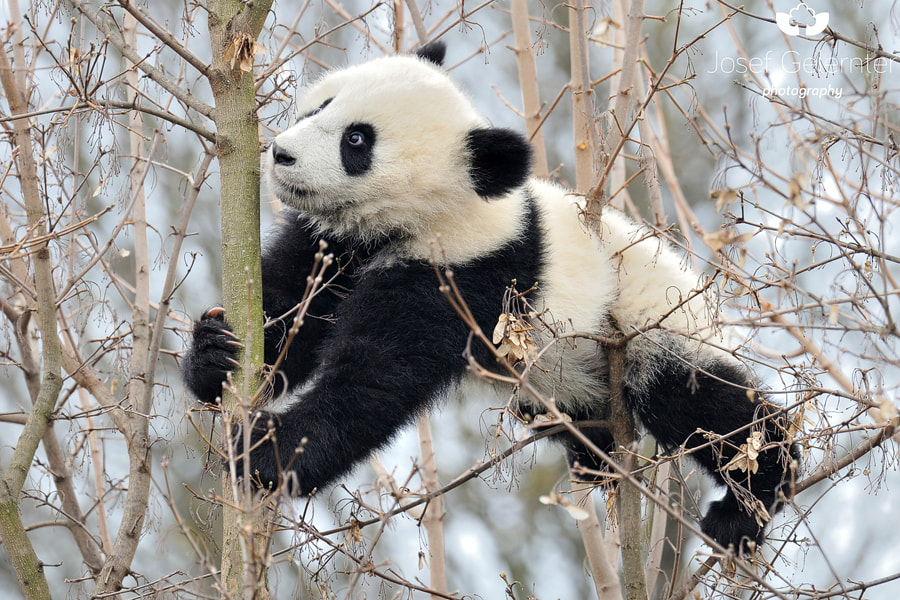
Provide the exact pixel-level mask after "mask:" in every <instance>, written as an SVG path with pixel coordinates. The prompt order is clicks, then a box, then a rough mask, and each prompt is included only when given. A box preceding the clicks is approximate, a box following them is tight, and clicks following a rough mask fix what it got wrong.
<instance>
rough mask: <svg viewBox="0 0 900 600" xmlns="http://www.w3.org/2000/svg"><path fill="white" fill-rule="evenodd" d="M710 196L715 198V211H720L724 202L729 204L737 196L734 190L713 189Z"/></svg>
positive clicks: (723, 206)
mask: <svg viewBox="0 0 900 600" xmlns="http://www.w3.org/2000/svg"><path fill="white" fill-rule="evenodd" d="M710 196H711V197H712V198H715V199H716V212H722V209H723V208H725V205H726V204H731V203H732V202H734V201H735V200H737V197H738V195H737V192H736V191H734V190H713V191H712V192H710Z"/></svg>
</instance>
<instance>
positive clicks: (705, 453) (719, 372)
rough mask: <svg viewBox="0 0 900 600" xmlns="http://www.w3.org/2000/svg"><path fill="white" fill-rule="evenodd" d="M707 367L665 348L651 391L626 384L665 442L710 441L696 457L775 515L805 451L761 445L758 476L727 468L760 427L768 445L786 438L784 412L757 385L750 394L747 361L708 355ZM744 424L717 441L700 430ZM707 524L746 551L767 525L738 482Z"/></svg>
mask: <svg viewBox="0 0 900 600" xmlns="http://www.w3.org/2000/svg"><path fill="white" fill-rule="evenodd" d="M700 366H701V367H702V369H699V368H697V367H695V366H692V365H690V364H688V363H686V362H685V361H684V358H683V357H680V356H676V355H675V354H661V356H660V359H659V362H658V363H657V364H656V365H654V366H653V368H652V369H651V371H652V372H653V373H654V374H655V377H654V380H653V382H652V384H651V385H650V388H649V389H648V390H646V393H643V394H640V395H639V394H636V393H635V392H634V391H633V390H630V389H627V388H626V390H625V400H626V403H627V405H628V407H629V408H630V409H631V410H632V412H633V413H634V415H635V416H636V417H637V418H639V419H640V421H641V422H642V423H643V424H644V425H645V426H646V427H647V429H648V430H649V431H650V433H652V434H653V436H654V437H655V438H656V439H657V441H658V442H659V443H660V445H662V446H663V447H664V448H666V449H668V450H677V449H678V448H679V447H681V446H683V447H684V448H686V449H687V450H693V449H695V448H700V447H702V446H706V447H704V448H700V449H699V450H696V451H694V452H693V453H692V454H691V456H692V457H693V458H694V459H695V460H696V461H697V462H699V463H700V465H701V466H703V467H704V468H705V469H706V470H707V471H708V472H709V473H710V474H712V475H714V476H715V477H716V479H717V480H718V481H719V482H720V483H723V484H725V483H726V480H730V482H731V483H732V485H737V486H740V487H742V488H745V489H746V490H749V491H750V493H751V494H752V495H753V496H754V497H755V498H756V500H758V501H759V502H760V503H761V504H762V507H763V508H765V509H766V510H767V511H768V512H769V513H770V514H775V513H776V512H777V511H778V510H780V509H781V508H782V503H781V502H779V501H778V499H779V491H783V489H782V488H783V485H784V474H785V470H786V468H787V463H788V462H789V460H790V459H792V458H793V459H796V458H798V453H797V449H796V448H792V449H790V456H788V453H787V452H786V450H787V449H786V448H783V447H777V448H771V449H768V450H766V451H763V452H761V453H760V454H759V456H758V458H757V461H758V463H759V470H758V472H757V473H756V474H754V475H749V473H747V472H745V471H742V470H739V469H736V470H731V471H725V470H724V469H723V467H724V466H725V465H726V464H728V462H729V461H731V459H732V458H734V457H735V455H736V454H737V450H738V448H739V447H740V446H741V444H745V443H746V441H747V438H748V437H750V434H751V431H753V430H758V431H761V432H762V433H763V444H766V443H770V442H783V441H784V430H783V426H784V425H785V422H784V419H776V418H775V417H774V416H773V415H772V413H771V410H770V409H769V408H768V407H767V405H765V404H764V403H762V402H760V400H759V399H758V396H757V394H756V393H755V392H750V394H749V395H748V390H749V389H752V388H753V387H754V386H753V383H752V381H751V379H750V377H749V373H748V372H747V371H746V370H745V369H744V368H742V367H740V366H739V365H736V364H733V363H723V362H718V361H715V362H706V363H703V362H701V363H700ZM629 368H638V367H637V366H634V365H631V366H629ZM751 396H752V399H751ZM762 417H768V418H767V419H766V420H765V421H764V424H761V425H759V426H756V427H754V428H753V429H750V428H748V427H746V426H747V425H749V424H750V423H752V422H753V421H755V420H757V419H760V418H762ZM742 428H743V429H742ZM738 429H742V430H741V431H740V432H739V433H736V434H734V435H732V436H730V437H727V438H725V439H724V440H720V441H716V442H715V443H713V444H711V445H710V444H709V442H710V440H709V439H708V438H707V437H706V436H705V435H703V434H702V433H701V432H700V431H698V430H702V431H705V432H714V433H717V434H720V435H722V434H727V433H730V432H732V431H736V430H738ZM700 525H701V528H702V530H703V532H704V533H706V534H707V535H709V536H710V537H712V538H713V539H715V540H716V541H717V542H719V543H720V544H721V545H722V546H725V547H728V546H729V545H733V546H734V548H735V550H746V549H747V542H755V543H757V544H760V543H762V541H763V537H764V536H763V534H764V530H765V525H760V524H759V523H758V522H757V520H756V518H755V517H754V516H753V515H752V514H751V513H750V512H748V511H747V509H746V507H745V506H743V505H742V504H741V503H740V502H739V501H738V498H737V497H736V496H735V494H734V492H733V491H732V489H731V488H730V487H729V488H728V489H727V490H726V493H725V496H724V498H723V499H721V500H718V501H716V502H713V503H712V504H711V505H710V507H709V510H708V511H707V514H706V516H705V517H704V518H703V520H702V521H701V523H700Z"/></svg>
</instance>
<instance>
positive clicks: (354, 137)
mask: <svg viewBox="0 0 900 600" xmlns="http://www.w3.org/2000/svg"><path fill="white" fill-rule="evenodd" d="M347 143H348V144H350V145H351V146H353V147H354V148H359V147H361V146H365V144H366V135H365V134H364V133H362V132H361V131H351V132H350V133H348V134H347Z"/></svg>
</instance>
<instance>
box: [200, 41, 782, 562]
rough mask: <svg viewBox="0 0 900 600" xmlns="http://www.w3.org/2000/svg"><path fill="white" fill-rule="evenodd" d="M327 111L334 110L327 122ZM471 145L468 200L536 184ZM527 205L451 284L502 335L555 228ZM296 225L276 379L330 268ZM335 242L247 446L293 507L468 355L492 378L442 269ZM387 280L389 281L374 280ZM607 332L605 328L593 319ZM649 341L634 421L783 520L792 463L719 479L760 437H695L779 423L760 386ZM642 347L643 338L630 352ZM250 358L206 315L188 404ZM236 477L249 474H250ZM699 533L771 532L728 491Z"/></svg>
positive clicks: (276, 270) (273, 299)
mask: <svg viewBox="0 0 900 600" xmlns="http://www.w3.org/2000/svg"><path fill="white" fill-rule="evenodd" d="M445 50H446V48H445V46H444V44H443V43H442V42H434V43H431V44H428V45H426V46H424V47H423V48H421V49H420V50H419V51H418V52H417V54H418V55H419V56H420V57H422V58H423V59H425V60H429V61H431V62H433V63H435V64H438V65H439V64H441V63H442V61H443V58H444V53H445ZM327 106H328V101H326V102H325V103H323V104H322V105H321V106H320V107H319V108H318V109H317V110H322V109H324V108H326V107H327ZM449 118H452V116H451V117H449ZM376 138H377V132H376V130H375V128H374V127H373V126H371V125H369V124H366V123H355V124H353V125H351V126H350V127H348V128H347V129H346V130H345V131H344V132H343V136H342V140H341V147H340V153H341V161H342V165H343V168H344V170H345V171H346V173H348V174H349V175H362V174H364V173H366V172H367V171H368V170H370V169H371V168H372V160H373V154H372V149H373V147H374V144H375V143H376ZM465 143H466V152H467V154H468V156H469V160H470V168H469V175H470V179H471V184H472V187H473V189H474V190H475V191H476V192H477V193H478V194H479V195H480V196H482V197H483V198H485V199H487V200H490V199H491V198H495V197H498V196H502V195H504V194H506V193H508V192H510V191H512V190H515V189H517V188H520V187H521V186H523V185H524V184H525V183H526V182H527V179H528V177H529V175H530V171H531V150H530V145H529V143H528V140H527V139H526V138H525V137H523V136H522V135H520V134H518V133H516V132H513V131H510V130H505V129H488V128H484V129H475V130H473V131H471V132H470V133H469V134H468V135H467V137H466V141H465ZM272 152H273V160H274V161H275V162H276V163H278V164H280V165H290V164H292V163H293V162H294V161H295V160H297V159H298V158H302V157H294V156H292V155H291V154H289V153H288V152H286V151H284V150H283V149H280V148H279V147H278V146H277V145H275V146H273V150H272ZM527 202H528V204H527V208H528V218H527V219H526V221H525V225H524V227H523V230H522V232H521V233H520V235H519V236H518V237H515V238H514V239H512V240H510V241H508V242H507V243H506V245H505V246H503V247H502V248H500V249H499V250H497V251H495V252H493V253H490V254H488V255H485V256H482V257H480V258H478V259H477V260H474V261H471V262H467V263H465V264H462V265H451V267H452V269H453V271H454V276H455V282H456V284H457V286H458V288H459V289H460V291H461V293H462V295H463V298H464V299H465V301H466V302H467V304H468V306H469V308H470V309H471V311H472V313H473V314H474V316H475V318H476V320H477V322H478V324H479V326H480V327H481V329H482V330H484V331H491V330H493V328H494V326H495V325H496V323H497V319H498V317H499V315H500V313H501V311H502V310H503V299H504V292H505V291H506V289H507V287H508V286H509V285H510V284H511V283H512V281H513V280H517V281H519V282H528V283H529V284H530V283H531V282H535V281H537V282H540V281H541V279H542V277H544V275H545V273H544V269H545V261H544V256H543V252H544V240H543V226H542V224H541V223H540V216H539V211H537V210H536V208H535V203H534V201H533V200H528V201H527ZM285 214H286V218H285V221H284V222H282V223H281V224H280V225H278V227H277V229H276V233H275V235H274V237H273V238H272V239H270V240H269V241H268V243H267V245H266V250H265V252H264V255H263V265H262V271H263V273H262V275H263V282H262V283H263V304H264V309H265V312H266V315H267V316H268V318H269V319H272V320H273V321H272V322H270V324H269V326H268V327H267V329H266V335H265V337H266V340H265V342H266V343H265V360H266V363H267V364H274V363H275V361H276V359H277V358H278V356H279V354H280V352H281V351H282V349H283V348H284V341H285V339H286V337H287V331H288V329H289V327H290V324H291V320H292V315H290V316H287V317H285V319H284V320H281V317H282V316H283V315H289V313H291V311H293V310H294V309H295V307H296V306H297V305H298V303H299V302H300V301H301V299H302V296H303V293H304V290H305V288H306V282H307V277H308V276H309V275H310V272H311V270H312V268H313V264H314V262H315V255H316V253H317V252H319V237H320V236H318V235H317V234H316V232H315V229H314V228H313V227H312V226H311V225H310V224H309V223H308V221H306V220H305V219H304V218H303V217H302V216H301V215H300V214H298V213H295V212H291V211H287V212H286V213H285ZM465 218H466V215H460V219H465ZM366 233H368V234H377V233H379V232H366ZM382 233H384V232H382ZM395 235H399V234H395ZM325 238H326V241H327V242H328V250H327V252H329V253H333V254H334V256H335V258H336V263H335V264H334V265H333V266H332V267H331V269H330V272H329V273H327V274H326V276H325V277H326V279H327V280H330V281H331V282H330V285H329V286H328V287H327V288H326V289H325V290H323V291H321V292H320V293H319V294H318V295H316V296H315V298H313V299H312V301H311V303H310V305H309V310H308V314H307V316H306V318H305V321H304V325H303V327H302V328H300V330H299V333H298V335H297V336H296V338H295V339H294V340H293V341H292V343H291V346H290V349H289V351H288V352H287V355H286V358H285V360H284V362H283V363H282V364H281V367H280V372H279V374H278V376H276V377H275V379H274V390H273V392H274V394H275V395H278V396H280V395H282V394H286V395H287V396H288V404H289V405H288V407H287V408H286V409H284V410H282V411H280V412H278V413H277V414H275V413H271V412H266V411H259V412H258V413H257V414H256V415H255V417H254V424H253V428H252V434H251V437H252V441H253V442H254V444H255V443H256V442H257V441H259V440H260V439H261V438H262V437H263V436H264V435H266V433H267V432H268V431H269V430H270V429H271V430H273V432H274V438H273V439H271V440H267V441H265V442H263V443H261V444H259V447H257V448H255V449H254V450H252V452H251V456H250V465H251V466H250V468H251V471H252V473H250V474H249V475H251V476H252V477H254V478H255V479H256V480H257V481H258V483H259V484H260V485H261V486H263V487H273V486H275V485H277V484H278V482H279V481H280V478H282V477H285V478H286V483H287V487H288V489H289V490H290V491H291V492H293V493H304V494H308V493H310V492H312V491H313V490H314V489H317V488H321V487H323V486H325V485H327V484H329V483H330V482H333V481H334V480H335V479H336V478H338V477H339V476H340V475H341V474H343V473H345V472H346V471H348V470H350V469H351V468H352V467H353V466H354V465H355V464H357V463H358V462H360V461H361V460H364V459H365V458H366V457H367V456H369V454H370V452H372V451H373V450H374V449H376V448H379V447H381V446H383V445H385V444H386V443H388V442H389V441H390V440H391V439H392V437H393V436H394V435H395V434H396V433H397V431H398V430H399V429H400V428H401V427H403V426H404V425H406V424H408V423H409V422H410V421H412V420H413V419H414V418H415V417H416V415H418V414H419V413H420V412H422V411H423V410H426V409H428V408H429V407H430V406H431V405H433V404H434V402H435V401H436V400H438V399H439V398H440V397H441V395H442V394H443V392H444V391H445V390H446V389H447V388H449V387H451V386H452V385H454V384H455V383H456V382H457V381H458V380H459V379H460V378H461V377H462V376H463V375H464V374H465V373H466V370H467V362H466V359H465V357H464V356H463V352H464V351H465V350H466V348H467V346H470V348H471V350H472V352H473V353H474V357H473V358H474V359H475V360H477V361H478V362H479V363H481V364H482V365H484V366H486V367H488V368H492V367H495V366H496V365H495V363H494V361H493V354H492V353H491V352H489V350H488V349H486V348H484V347H483V346H482V345H481V344H480V343H477V342H473V343H471V345H469V344H468V343H467V342H468V341H469V336H470V332H469V330H468V328H467V327H466V326H465V325H464V323H463V321H462V320H461V319H460V318H459V316H458V315H457V314H456V313H455V312H454V310H453V308H452V306H451V303H450V302H449V300H448V299H447V298H446V297H445V296H444V295H443V293H442V292H441V291H440V290H439V289H438V279H437V277H436V274H435V272H434V267H432V266H431V265H430V264H429V263H428V262H427V261H424V260H423V261H416V260H409V261H406V262H401V263H399V264H398V263H397V262H396V261H383V260H379V259H380V258H381V257H382V253H388V252H390V251H392V250H393V244H394V243H395V242H397V241H400V242H402V241H403V240H395V239H392V238H391V237H390V235H387V234H386V235H385V236H384V237H380V238H379V237H378V236H377V235H372V236H371V239H377V240H378V241H377V242H371V241H369V242H368V243H366V244H361V243H357V242H355V241H354V240H352V239H337V238H329V236H328V235H325ZM386 264H390V265H392V266H389V267H384V266H378V265H386ZM332 277H333V279H331V278H332ZM539 290H540V288H539ZM648 293H654V292H652V291H650V292H648ZM659 293H661V292H659ZM607 316H608V315H597V319H598V320H602V319H604V318H606V317H607ZM651 333H653V334H658V335H659V339H661V340H663V342H662V343H661V348H660V351H659V352H658V354H653V355H652V356H648V354H647V352H646V351H645V352H644V354H643V355H641V351H635V354H636V355H637V356H638V357H640V358H639V359H638V360H636V361H635V363H636V364H629V365H628V369H629V370H632V371H633V370H641V371H642V372H643V371H646V374H643V373H642V375H643V376H641V377H638V376H635V375H636V374H635V373H633V372H631V373H630V375H629V377H628V380H629V381H631V382H644V383H646V385H645V386H643V387H640V388H639V389H634V388H631V387H627V386H626V390H625V395H626V403H627V405H628V408H629V409H630V411H632V412H633V414H634V416H635V417H636V418H638V419H639V420H640V421H641V422H642V423H643V424H644V426H646V428H647V429H648V430H649V431H650V432H651V433H652V434H653V435H654V436H655V437H656V438H657V439H658V440H659V442H660V443H661V444H662V445H663V446H664V447H665V448H667V449H669V450H676V449H678V448H680V447H682V446H684V447H685V448H687V449H689V450H696V452H694V453H693V456H694V457H695V458H696V459H697V461H698V462H699V464H700V465H702V466H703V468H704V469H705V470H706V471H708V472H709V473H710V474H712V475H713V476H714V477H716V478H717V480H718V481H719V482H720V483H725V482H728V481H730V482H732V483H733V484H734V485H736V486H741V487H744V488H746V489H748V490H749V491H750V493H751V494H752V495H753V497H754V498H755V499H756V500H758V501H759V502H760V503H761V504H762V505H763V506H764V507H765V508H766V509H768V510H769V512H770V513H771V512H774V511H775V510H777V509H778V508H779V492H780V490H781V487H782V486H783V478H784V474H785V472H786V464H787V461H788V460H789V458H790V457H789V456H788V452H785V451H782V450H779V449H777V448H773V449H769V450H766V451H765V452H762V453H761V454H760V455H759V458H758V462H759V472H758V473H756V474H755V475H752V476H750V475H747V474H746V473H744V472H742V471H728V472H724V471H723V470H722V469H721V467H722V466H723V465H725V464H726V463H728V461H729V460H730V459H731V458H733V457H734V456H735V453H736V448H737V447H739V446H740V445H741V444H743V443H745V441H746V438H747V437H748V436H749V434H750V432H749V431H743V432H741V433H738V434H735V435H733V436H731V437H730V438H729V439H728V440H724V441H722V440H719V441H716V442H715V443H714V444H712V445H710V446H709V447H706V448H702V449H701V446H703V445H704V444H706V443H707V442H708V440H707V439H706V437H705V436H703V435H702V434H700V433H698V430H703V431H711V432H714V433H717V434H721V435H725V434H728V433H730V432H732V431H734V430H737V429H740V428H742V427H745V426H747V425H748V424H750V423H751V422H753V421H754V420H756V419H759V418H761V417H766V416H771V415H770V411H769V409H768V408H767V407H766V406H765V405H764V404H763V403H762V402H760V400H759V399H758V398H756V397H755V396H754V397H752V398H751V397H749V396H748V395H747V394H746V392H745V389H746V388H747V387H751V384H752V380H751V377H750V375H749V373H748V372H747V371H746V370H745V369H743V368H742V367H740V366H738V365H736V364H732V363H725V362H716V361H714V360H712V359H711V358H709V356H710V355H708V354H707V355H705V356H704V353H702V352H701V353H697V354H698V356H696V357H695V359H696V360H691V359H685V349H684V345H683V344H682V345H681V346H679V342H678V339H677V338H676V337H675V336H674V334H671V335H669V334H664V333H662V332H651ZM648 335H649V334H648ZM640 341H642V340H640V338H636V339H635V340H633V341H632V342H631V343H632V344H635V343H638V342H640ZM580 343H589V342H587V341H581V342H580ZM667 344H670V346H671V347H668V346H666V345H667ZM239 347H240V344H239V343H238V342H237V339H236V337H235V336H234V335H233V333H232V332H231V328H230V326H229V325H228V323H227V322H226V320H225V318H224V315H223V314H222V312H221V310H213V311H208V312H207V313H205V314H204V315H203V316H202V317H201V319H200V320H199V321H198V322H197V323H196V324H195V327H194V340H193V343H192V345H191V347H190V349H189V350H188V352H187V354H186V356H185V360H184V362H183V371H184V378H185V382H186V383H187V385H188V388H189V389H190V390H191V392H192V393H193V394H194V395H196V396H197V397H198V398H199V399H200V400H201V401H204V402H215V400H216V398H217V397H218V396H219V395H220V394H221V389H222V382H223V381H224V380H225V378H226V377H227V374H228V373H229V372H230V371H231V369H232V367H233V365H234V362H233V361H234V359H235V357H236V355H237V351H238V349H239ZM631 349H632V350H634V349H635V347H634V346H632V347H631ZM651 354H652V353H651ZM601 362H602V361H599V360H598V365H597V377H598V378H600V379H601V380H602V379H603V378H605V377H608V375H607V374H606V373H605V372H603V371H602V365H601V364H600V363H601ZM638 363H639V364H638ZM689 363H693V364H689ZM648 382H649V383H648ZM567 400H574V401H576V402H575V404H576V405H582V406H583V405H584V404H585V400H587V401H588V402H590V404H589V405H588V408H586V409H584V410H583V412H582V413H579V414H574V415H571V416H572V417H573V419H575V420H577V421H598V420H603V419H608V418H609V415H608V414H607V412H608V410H609V407H608V403H607V402H605V401H604V400H603V399H602V398H595V399H584V398H572V399H567ZM758 429H759V430H760V431H762V432H763V433H764V436H765V439H766V441H767V442H776V443H782V445H783V442H784V433H783V430H782V429H781V427H780V426H779V423H778V422H777V420H776V419H772V418H770V419H766V420H765V423H764V424H762V425H760V426H759V428H758ZM584 431H585V433H586V434H587V435H588V437H589V438H590V439H591V440H592V441H593V442H594V443H595V444H596V445H597V446H599V447H600V448H601V449H603V450H606V451H612V450H614V447H613V440H612V437H611V436H610V434H609V432H608V431H606V430H605V429H603V428H601V427H598V426H596V425H590V426H589V427H588V428H587V429H585V430H584ZM557 439H558V441H559V442H561V443H562V445H563V446H564V447H565V449H566V452H567V455H568V459H569V464H570V465H574V464H575V463H576V462H577V463H578V464H579V465H581V466H584V467H587V468H588V469H592V470H600V471H602V470H603V464H602V461H601V460H600V459H599V458H597V457H596V456H594V455H593V454H591V453H590V452H588V451H587V449H586V448H585V446H584V445H583V444H582V443H581V442H579V441H578V440H577V439H576V438H575V437H574V436H571V435H568V434H563V435H560V436H558V438H557ZM235 440H241V436H240V435H238V436H237V437H236V438H235ZM236 448H237V449H238V450H242V448H243V447H242V446H241V445H240V444H238V445H237V446H236ZM791 456H796V455H795V454H794V453H791ZM237 464H238V468H239V469H242V468H243V461H238V463H237ZM701 526H702V528H703V530H704V531H705V532H706V533H707V534H709V535H710V536H711V537H713V538H714V539H716V540H717V541H718V542H719V543H721V544H722V545H726V546H727V545H734V547H735V548H738V549H742V548H744V547H745V546H744V544H745V542H747V541H754V542H761V541H762V537H763V530H764V527H762V526H760V525H759V524H758V523H757V522H756V519H755V518H754V517H753V516H752V514H751V513H750V512H748V511H747V510H745V508H744V507H743V505H742V503H741V502H740V501H739V500H738V497H737V496H736V495H735V493H734V492H733V491H732V490H731V489H728V490H727V491H726V495H725V496H724V498H723V499H721V500H718V501H716V502H713V503H712V504H711V506H710V508H709V511H708V512H707V515H706V517H705V518H704V519H703V520H702V522H701Z"/></svg>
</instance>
